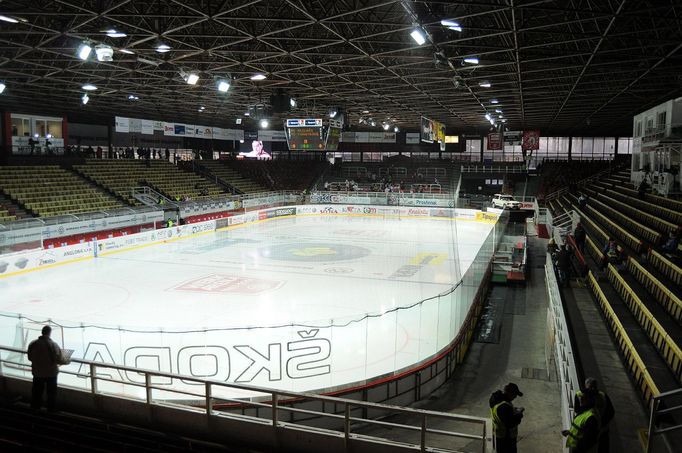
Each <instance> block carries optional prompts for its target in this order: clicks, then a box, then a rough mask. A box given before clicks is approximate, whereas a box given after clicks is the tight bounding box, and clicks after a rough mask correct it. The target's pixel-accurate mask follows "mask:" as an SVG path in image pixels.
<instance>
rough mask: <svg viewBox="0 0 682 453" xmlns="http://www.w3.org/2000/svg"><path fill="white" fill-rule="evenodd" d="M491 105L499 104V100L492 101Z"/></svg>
mask: <svg viewBox="0 0 682 453" xmlns="http://www.w3.org/2000/svg"><path fill="white" fill-rule="evenodd" d="M490 103H491V104H499V103H500V101H498V100H497V99H491V100H490Z"/></svg>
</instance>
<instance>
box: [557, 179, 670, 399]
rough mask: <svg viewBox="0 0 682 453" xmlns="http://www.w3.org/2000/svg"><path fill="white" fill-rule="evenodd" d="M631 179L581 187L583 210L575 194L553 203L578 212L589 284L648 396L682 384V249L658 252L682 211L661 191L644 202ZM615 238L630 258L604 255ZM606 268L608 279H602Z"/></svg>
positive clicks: (567, 194) (562, 210) (561, 212)
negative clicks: (665, 199)
mask: <svg viewBox="0 0 682 453" xmlns="http://www.w3.org/2000/svg"><path fill="white" fill-rule="evenodd" d="M627 184H629V175H624V174H616V175H612V176H610V177H608V178H602V180H600V181H594V182H589V181H588V182H585V183H581V187H580V188H579V190H580V191H582V192H584V193H586V194H587V195H589V199H588V201H587V206H585V207H584V208H579V206H578V198H577V196H575V195H574V194H571V193H565V194H563V195H561V196H559V197H557V198H554V199H552V200H551V201H550V202H548V206H549V208H550V209H552V210H553V212H554V213H555V215H561V214H564V213H565V212H566V211H569V210H574V211H575V212H576V213H577V215H578V216H579V217H580V221H581V223H582V224H583V226H584V228H585V230H586V238H585V252H586V253H585V255H584V256H585V257H587V256H589V257H591V260H590V262H589V263H587V264H588V267H589V268H590V271H589V272H588V278H587V286H588V288H589V289H590V290H591V291H592V293H593V294H594V296H595V298H596V300H597V302H598V304H599V305H600V307H601V309H602V312H603V313H604V316H605V318H606V320H607V322H608V324H609V326H610V328H611V330H612V332H613V334H614V336H615V339H616V342H617V344H618V347H619V349H620V351H621V353H622V354H623V356H624V360H625V362H626V366H627V367H628V368H629V369H630V371H631V373H632V374H633V376H634V377H635V381H636V382H637V385H638V387H639V389H640V391H641V393H642V395H643V396H644V398H645V399H646V400H647V401H648V400H649V399H650V398H651V397H652V395H655V394H657V393H658V392H659V391H662V392H664V391H667V390H672V389H674V388H677V387H679V385H680V384H681V383H682V349H681V348H680V345H682V328H681V326H682V291H681V288H682V268H680V267H679V264H678V263H679V256H678V254H675V253H673V254H667V253H666V254H664V253H661V252H659V251H657V247H658V246H659V245H661V243H662V242H664V241H665V239H666V237H667V235H668V233H669V232H671V231H675V230H676V229H677V228H678V227H679V225H680V220H682V211H681V210H680V208H678V207H676V206H677V203H679V202H677V201H675V200H669V201H668V202H667V203H666V206H665V207H664V206H662V205H661V204H659V203H658V201H659V200H658V198H661V197H657V196H655V195H649V194H647V196H646V197H645V199H644V200H642V199H639V198H638V192H637V191H634V190H631V189H628V188H625V187H623V185H627ZM654 197H656V198H654ZM609 238H611V239H615V240H616V241H617V242H618V243H619V248H622V249H623V251H624V252H625V254H626V255H627V256H626V258H625V261H621V259H622V258H620V257H618V258H616V259H615V260H613V258H611V257H607V256H606V255H604V252H603V247H604V245H605V244H606V242H607V240H608V239H609ZM678 250H679V248H678ZM644 252H648V254H647V255H646V257H643V256H642V253H644ZM576 256H578V254H576ZM580 256H583V255H580ZM607 260H612V261H611V263H607ZM583 264H585V263H583ZM603 266H605V267H603ZM603 269H605V277H606V278H599V277H598V275H600V274H601V273H602V270H603ZM647 339H648V340H647Z"/></svg>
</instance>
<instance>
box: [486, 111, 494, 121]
mask: <svg viewBox="0 0 682 453" xmlns="http://www.w3.org/2000/svg"><path fill="white" fill-rule="evenodd" d="M485 119H487V120H488V121H490V120H491V119H493V117H492V116H490V113H486V114H485Z"/></svg>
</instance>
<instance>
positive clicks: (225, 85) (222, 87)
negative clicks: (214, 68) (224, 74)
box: [218, 80, 230, 93]
mask: <svg viewBox="0 0 682 453" xmlns="http://www.w3.org/2000/svg"><path fill="white" fill-rule="evenodd" d="M229 89H230V82H228V81H227V80H219V81H218V91H220V92H221V93H227V90H229Z"/></svg>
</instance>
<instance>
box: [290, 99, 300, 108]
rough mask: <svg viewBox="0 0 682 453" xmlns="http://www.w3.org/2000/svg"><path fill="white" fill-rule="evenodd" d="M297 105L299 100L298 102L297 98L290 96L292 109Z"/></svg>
mask: <svg viewBox="0 0 682 453" xmlns="http://www.w3.org/2000/svg"><path fill="white" fill-rule="evenodd" d="M297 105H298V102H296V99H294V98H289V106H290V107H291V108H292V109H295V108H296V106H297Z"/></svg>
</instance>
